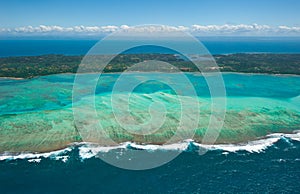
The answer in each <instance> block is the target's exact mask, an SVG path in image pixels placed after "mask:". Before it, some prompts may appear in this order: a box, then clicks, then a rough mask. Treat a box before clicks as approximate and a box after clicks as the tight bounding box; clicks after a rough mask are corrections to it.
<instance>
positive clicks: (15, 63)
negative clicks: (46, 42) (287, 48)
mask: <svg viewBox="0 0 300 194" xmlns="http://www.w3.org/2000/svg"><path fill="white" fill-rule="evenodd" d="M83 57H84V56H83V55H79V56H67V55H57V54H50V55H41V56H15V57H1V58H0V77H14V78H33V77H36V76H43V75H51V74H59V73H76V72H77V70H78V66H79V65H80V63H81V61H82V59H83ZM213 57H214V59H215V61H216V63H217V65H218V70H220V71H221V72H242V73H267V74H295V75H300V54H268V53H260V54H253V53H252V54H246V53H237V54H226V55H213ZM147 60H158V61H164V62H168V63H170V64H171V65H173V66H175V67H177V68H178V69H179V70H180V71H184V72H196V71H199V69H198V68H197V67H196V66H195V65H194V64H193V63H192V62H191V61H189V60H186V59H184V58H182V57H178V55H177V54H159V53H147V54H120V55H118V56H116V57H115V58H114V59H113V60H112V61H110V63H109V64H108V65H107V66H106V67H105V69H104V70H103V72H104V73H113V72H123V71H125V70H126V69H128V68H129V67H130V66H132V65H133V64H136V63H139V62H144V61H147ZM163 70H164V72H172V71H173V70H172V69H163ZM211 70H212V69H207V71H211ZM213 70H216V69H213ZM95 71H96V69H93V68H92V67H88V68H87V70H86V72H95Z"/></svg>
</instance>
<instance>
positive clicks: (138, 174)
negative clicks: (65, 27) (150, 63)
mask: <svg viewBox="0 0 300 194" xmlns="http://www.w3.org/2000/svg"><path fill="white" fill-rule="evenodd" d="M81 76H86V78H87V79H86V80H87V82H86V83H85V84H84V85H81V86H79V88H81V89H82V91H84V89H85V87H86V86H88V85H89V83H90V82H91V79H88V78H89V77H90V78H94V76H93V75H89V74H86V75H81ZM131 76H132V79H138V80H143V79H145V78H146V77H148V78H149V77H151V78H155V80H159V78H160V77H161V76H163V77H164V78H166V77H167V78H168V80H169V81H170V82H171V83H176V84H177V85H178V88H181V89H182V92H181V94H180V96H181V95H182V97H183V98H181V99H182V100H184V101H189V100H190V98H191V96H189V95H188V94H186V93H185V89H186V85H185V84H183V83H181V82H178V74H161V73H146V74H141V73H139V74H131ZM186 76H187V78H189V80H190V81H191V83H192V84H193V86H194V87H195V89H196V91H197V96H193V100H197V101H198V102H199V104H200V107H199V109H200V118H201V119H200V122H199V125H198V128H197V129H196V131H195V136H194V138H193V139H194V141H192V140H188V141H186V142H180V143H179V144H172V146H168V145H157V144H156V143H159V144H161V143H162V142H161V141H165V140H167V139H168V138H170V137H171V136H172V133H164V132H166V131H169V132H172V129H174V127H175V125H176V123H177V122H178V115H177V111H180V108H179V105H178V96H179V95H175V92H174V91H172V89H171V88H170V87H169V86H168V85H166V84H162V83H161V82H157V81H151V82H145V83H144V84H141V85H139V86H138V87H137V88H136V89H135V90H134V91H133V92H132V96H131V100H130V102H131V105H130V108H131V109H130V110H131V111H132V114H133V115H134V116H136V117H138V119H140V120H139V121H143V122H146V121H147V119H148V118H149V113H148V112H147V111H148V106H149V105H150V104H151V100H154V99H158V100H159V101H161V102H162V103H164V104H165V107H166V110H167V119H166V122H169V124H168V125H166V126H162V129H163V130H162V131H157V132H156V133H155V134H154V135H148V136H147V138H143V139H141V138H140V136H136V135H132V134H130V133H129V132H126V131H124V130H121V128H120V127H118V125H117V122H116V121H115V120H114V117H113V114H112V113H111V104H110V103H111V96H112V93H111V91H112V89H113V85H114V83H115V81H116V80H117V78H118V77H119V74H105V75H103V77H102V79H101V80H100V81H99V82H98V85H97V87H96V90H95V91H96V94H95V102H96V103H95V104H96V111H97V115H98V119H99V121H100V123H101V124H102V125H103V126H104V128H105V130H107V131H109V132H111V133H110V138H112V139H113V140H115V141H116V142H119V143H120V145H119V146H117V147H104V146H103V145H101V144H100V146H98V147H97V146H96V147H95V146H94V145H90V144H87V143H80V142H81V141H83V140H91V141H94V142H97V141H98V139H93V138H87V137H84V138H82V136H81V135H82V133H80V131H81V132H82V130H79V131H78V129H77V130H76V128H75V127H74V126H75V125H74V120H73V119H74V115H73V108H74V107H75V108H76V107H84V106H85V105H86V103H87V102H90V101H89V100H87V101H86V99H90V98H91V96H89V95H82V96H77V97H76V99H73V100H74V104H72V89H73V82H74V78H75V76H74V75H72V74H60V75H49V76H42V77H38V78H34V79H30V80H11V79H3V78H2V79H0V107H1V108H0V129H1V130H0V149H1V150H0V152H1V154H0V160H1V161H0V182H1V184H0V185H1V193H12V192H13V193H24V192H25V191H26V192H30V193H41V192H45V191H47V192H50V193H52V192H53V193H70V192H72V193H83V192H89V193H99V192H103V193H111V192H119V191H120V189H122V192H124V193H134V192H147V193H166V192H175V193H180V192H185V193H199V192H205V193H206V192H211V193H217V192H230V193H233V192H238V193H239V192H240V193H244V192H254V193H256V192H289V193H296V192H297V191H299V189H300V188H299V184H298V180H299V178H300V172H299V169H300V157H299V150H300V145H299V141H300V133H299V126H300V109H299V107H300V98H299V94H300V77H299V76H289V75H284V76H283V75H258V74H237V73H225V74H223V79H224V82H225V86H226V91H227V105H226V107H227V114H226V118H225V124H224V127H223V128H222V130H221V133H220V136H219V138H218V139H217V142H216V144H215V145H204V144H201V137H202V136H203V132H204V131H205V126H206V124H207V121H208V115H209V114H210V111H209V110H210V109H209V107H210V103H211V99H210V93H209V89H208V87H207V85H206V83H205V80H204V78H203V76H201V75H200V74H192V73H191V74H186ZM89 80H90V81H89ZM115 92H116V93H115V94H116V96H115V97H117V98H122V95H124V94H126V93H128V92H129V91H126V90H122V91H118V90H117V91H115ZM82 94H84V92H83V93H82ZM220 97H221V96H217V97H216V98H220ZM117 102H119V101H117ZM136 111H140V112H138V113H136ZM135 113H136V114H135ZM168 119H169V120H168ZM89 120H90V118H87V119H86V121H87V122H89ZM83 132H84V131H83ZM92 137H94V136H92ZM157 140H159V142H157ZM74 142H78V143H79V144H78V143H77V144H74ZM143 142H144V143H146V144H143ZM72 143H73V144H72ZM97 143H99V142H97ZM100 143H101V142H100ZM149 144H151V145H150V146H149ZM202 149H207V150H208V152H207V153H206V154H204V155H199V151H200V150H202ZM56 150H57V151H56ZM138 150H146V151H147V153H148V152H149V154H150V156H152V155H153V157H155V156H156V155H157V154H166V153H167V154H170V153H175V154H176V153H177V152H179V150H180V151H183V153H181V154H180V155H179V156H178V157H176V158H174V160H172V161H170V162H169V163H166V164H164V165H162V166H160V167H158V168H154V169H151V170H144V171H129V170H124V169H121V168H117V167H114V166H112V165H110V164H107V163H106V162H104V161H102V160H100V159H99V158H98V157H97V156H99V155H101V156H105V155H106V154H107V155H110V154H115V156H116V157H115V160H121V159H122V156H124V155H128V154H129V155H130V153H135V152H136V151H138ZM160 183H163V185H161V184H160Z"/></svg>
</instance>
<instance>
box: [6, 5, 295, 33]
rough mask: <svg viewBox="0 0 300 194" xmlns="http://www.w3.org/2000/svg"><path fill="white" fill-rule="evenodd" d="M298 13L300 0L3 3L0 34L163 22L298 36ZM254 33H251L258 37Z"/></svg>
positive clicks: (165, 23)
mask: <svg viewBox="0 0 300 194" xmlns="http://www.w3.org/2000/svg"><path fill="white" fill-rule="evenodd" d="M299 10H300V1H299V0H85V1H83V0H81V1H76V0H1V1H0V33H2V34H5V33H12V34H13V33H15V34H16V33H17V34H20V33H25V34H26V33H27V34H28V33H30V29H29V30H27V31H26V28H28V26H29V28H30V27H31V28H33V29H36V30H31V31H32V32H31V33H38V32H39V31H41V32H42V33H43V30H39V29H38V28H40V26H46V27H51V29H52V28H53V26H58V27H61V28H69V30H65V31H64V32H66V31H68V32H69V33H70V32H71V31H72V30H71V28H74V27H76V26H82V27H95V26H98V27H105V26H115V27H118V28H120V26H122V25H126V26H134V25H142V24H163V25H169V26H177V27H178V26H184V27H186V28H188V31H193V30H194V31H195V26H198V28H197V32H203V31H205V30H206V31H205V32H207V29H210V31H213V33H215V34H216V31H218V30H219V31H220V29H221V31H220V33H222V30H224V28H225V29H228V28H231V29H235V30H236V29H238V32H234V33H244V32H243V30H245V29H246V30H247V29H248V30H249V28H251V26H252V28H255V29H256V31H257V29H259V30H261V29H262V28H263V26H265V27H266V26H268V27H269V29H268V30H267V29H266V28H265V29H264V31H263V32H260V33H262V34H268V33H269V34H276V33H277V34H278V33H279V34H280V33H281V34H282V33H283V34H284V33H287V31H289V32H288V33H287V34H289V33H290V31H291V32H292V33H291V34H293V35H297V34H299V35H300V19H299V18H300V11H299ZM224 25H227V27H226V26H225V27H224ZM243 25H244V26H243ZM253 25H258V26H261V27H259V28H256V27H253ZM199 26H201V27H200V28H199ZM207 26H211V27H210V28H208V27H207ZM212 26H214V27H212ZM222 26H223V28H222ZM228 26H229V27H228ZM245 26H248V27H245ZM249 26H250V27H249ZM21 27H23V29H22V28H21ZM205 27H206V28H207V29H206V28H205ZM280 27H281V28H280ZM212 28H214V29H213V30H212ZM239 28H242V30H239ZM49 29H50V28H49ZM49 29H48V33H49V31H50V30H51V29H50V30H49ZM74 29H75V28H74ZM199 29H200V30H199ZM18 30H19V31H18ZM52 30H53V29H52ZM266 30H267V32H266ZM284 30H285V31H284ZM54 31H55V28H54ZM58 31H59V29H58V28H56V32H57V33H58ZM73 31H74V32H76V30H73ZM256 31H253V32H252V33H253V34H256V35H257V34H259V33H257V32H256ZM282 31H284V32H282ZM210 33H212V32H210ZM213 33H212V34H213ZM246 34H248V35H249V32H248V33H246ZM250 34H251V32H250Z"/></svg>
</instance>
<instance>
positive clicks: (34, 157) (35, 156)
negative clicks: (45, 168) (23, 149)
mask: <svg viewBox="0 0 300 194" xmlns="http://www.w3.org/2000/svg"><path fill="white" fill-rule="evenodd" d="M70 151H72V148H70V147H68V148H65V149H62V150H57V151H52V152H47V153H19V154H18V155H16V154H12V153H8V152H6V153H4V154H2V155H0V161H1V160H16V159H29V160H28V161H29V162H40V161H41V159H42V158H54V159H57V160H60V159H62V161H64V160H65V161H66V159H65V158H60V157H61V155H62V154H65V153H67V152H70Z"/></svg>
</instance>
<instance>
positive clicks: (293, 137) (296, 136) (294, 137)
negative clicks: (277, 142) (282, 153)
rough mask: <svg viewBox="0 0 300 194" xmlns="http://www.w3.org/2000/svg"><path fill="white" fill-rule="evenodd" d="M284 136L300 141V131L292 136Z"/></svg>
mask: <svg viewBox="0 0 300 194" xmlns="http://www.w3.org/2000/svg"><path fill="white" fill-rule="evenodd" d="M284 136H285V137H287V138H290V139H292V140H295V141H300V131H295V133H292V134H284Z"/></svg>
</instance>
